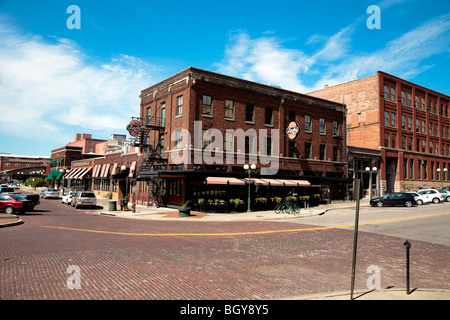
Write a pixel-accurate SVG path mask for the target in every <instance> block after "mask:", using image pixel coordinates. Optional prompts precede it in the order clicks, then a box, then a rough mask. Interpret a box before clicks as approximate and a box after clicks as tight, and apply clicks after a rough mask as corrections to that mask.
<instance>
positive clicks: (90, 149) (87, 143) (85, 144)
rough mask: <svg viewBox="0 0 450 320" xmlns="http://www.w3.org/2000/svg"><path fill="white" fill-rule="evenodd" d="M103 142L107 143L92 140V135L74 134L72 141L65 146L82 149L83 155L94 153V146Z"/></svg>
mask: <svg viewBox="0 0 450 320" xmlns="http://www.w3.org/2000/svg"><path fill="white" fill-rule="evenodd" d="M105 142H107V141H106V140H102V139H92V135H91V134H89V133H76V134H75V139H74V141H73V142H69V143H68V144H67V146H72V147H82V148H83V149H82V152H83V153H95V152H96V145H97V144H100V143H105ZM103 153H104V152H103Z"/></svg>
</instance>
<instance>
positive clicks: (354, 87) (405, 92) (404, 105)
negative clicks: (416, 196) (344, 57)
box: [309, 71, 450, 192]
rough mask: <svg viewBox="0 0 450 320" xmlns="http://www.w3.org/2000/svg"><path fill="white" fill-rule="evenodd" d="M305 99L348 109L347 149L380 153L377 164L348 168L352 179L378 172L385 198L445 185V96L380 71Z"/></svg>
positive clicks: (449, 143)
mask: <svg viewBox="0 0 450 320" xmlns="http://www.w3.org/2000/svg"><path fill="white" fill-rule="evenodd" d="M309 95H311V96H316V97H321V98H324V99H328V100H332V101H336V102H340V103H344V104H346V105H347V144H348V145H349V146H355V147H362V148H371V149H377V150H380V151H381V157H380V159H379V160H378V158H377V156H376V155H374V156H373V157H372V159H371V160H370V161H367V160H368V159H366V164H363V163H362V162H361V163H360V165H359V166H358V164H356V167H355V168H351V163H349V173H351V174H352V172H351V171H353V172H354V173H355V174H354V175H353V176H355V177H356V176H358V175H357V174H356V173H357V172H360V173H361V172H363V171H365V167H366V166H368V167H370V168H372V167H373V166H375V167H377V168H378V169H379V170H378V172H377V173H376V175H377V178H376V180H375V181H378V185H377V187H378V188H379V189H381V190H382V191H384V192H386V191H394V190H395V191H404V190H410V191H413V190H417V189H419V188H425V187H433V188H440V187H441V186H442V185H448V184H449V172H448V171H447V170H449V169H450V134H449V130H450V111H449V101H450V97H449V96H447V95H445V94H442V93H439V92H436V91H434V90H431V89H428V88H425V87H422V86H420V85H417V84H415V83H412V82H409V81H406V80H404V79H401V78H398V77H395V76H393V75H390V74H387V73H385V72H381V71H378V72H377V74H376V75H374V76H371V77H367V78H363V79H359V80H355V81H351V82H348V83H343V84H340V85H336V86H332V87H326V88H324V89H322V90H319V91H315V92H312V93H310V94H309ZM372 154H373V153H372Z"/></svg>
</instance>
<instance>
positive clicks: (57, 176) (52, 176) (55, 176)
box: [47, 170, 62, 180]
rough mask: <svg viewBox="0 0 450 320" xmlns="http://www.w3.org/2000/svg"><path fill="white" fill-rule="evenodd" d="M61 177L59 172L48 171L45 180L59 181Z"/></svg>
mask: <svg viewBox="0 0 450 320" xmlns="http://www.w3.org/2000/svg"><path fill="white" fill-rule="evenodd" d="M61 176H62V172H60V171H59V170H50V174H49V175H48V176H47V180H52V179H60V178H61Z"/></svg>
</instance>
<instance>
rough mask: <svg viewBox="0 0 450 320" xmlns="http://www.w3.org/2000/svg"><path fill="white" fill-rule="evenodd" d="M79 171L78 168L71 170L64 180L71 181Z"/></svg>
mask: <svg viewBox="0 0 450 320" xmlns="http://www.w3.org/2000/svg"><path fill="white" fill-rule="evenodd" d="M80 170H81V169H80V168H76V169H71V170H70V171H69V174H68V175H66V176H65V179H73V178H74V177H75V176H76V175H77V174H78V172H80Z"/></svg>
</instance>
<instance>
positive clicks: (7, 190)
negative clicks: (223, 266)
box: [0, 186, 20, 194]
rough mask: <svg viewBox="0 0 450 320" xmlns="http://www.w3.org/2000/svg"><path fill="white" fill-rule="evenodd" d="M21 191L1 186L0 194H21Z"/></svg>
mask: <svg viewBox="0 0 450 320" xmlns="http://www.w3.org/2000/svg"><path fill="white" fill-rule="evenodd" d="M19 193H20V191H16V190H14V188H11V187H8V186H1V187H0V194H19Z"/></svg>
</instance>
